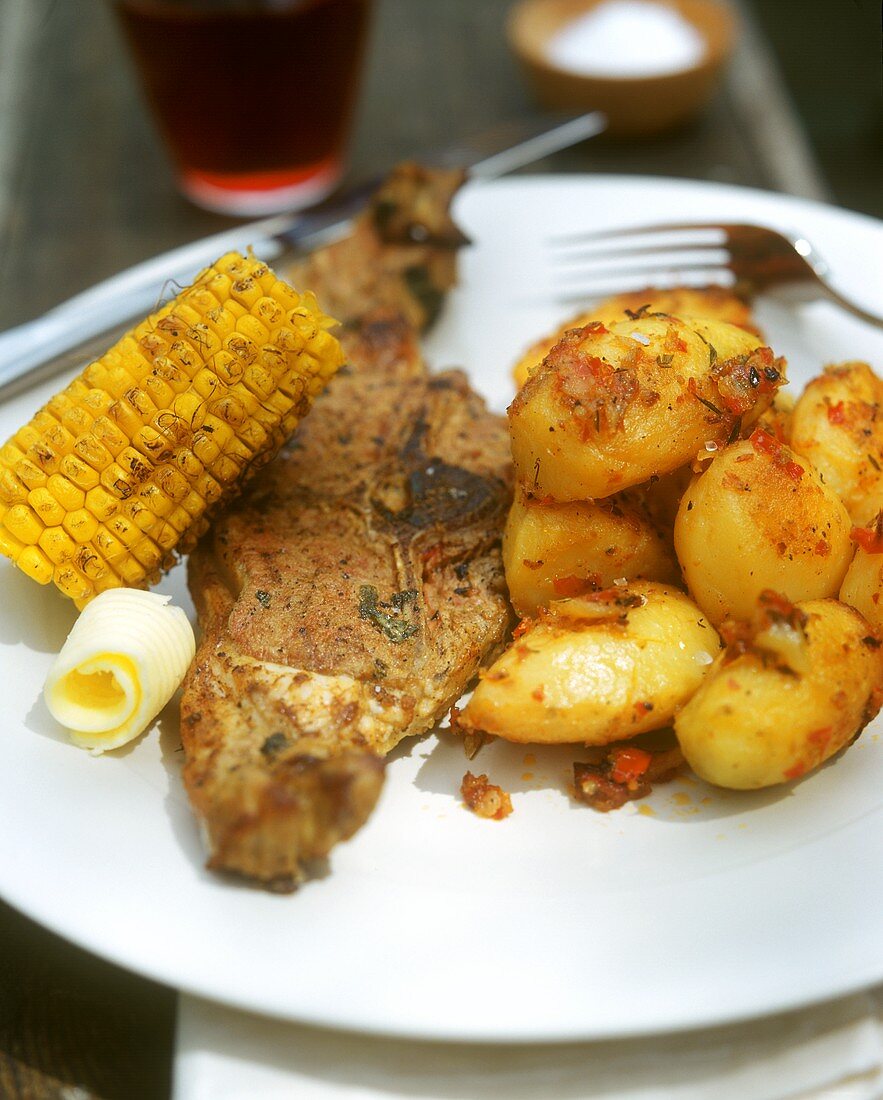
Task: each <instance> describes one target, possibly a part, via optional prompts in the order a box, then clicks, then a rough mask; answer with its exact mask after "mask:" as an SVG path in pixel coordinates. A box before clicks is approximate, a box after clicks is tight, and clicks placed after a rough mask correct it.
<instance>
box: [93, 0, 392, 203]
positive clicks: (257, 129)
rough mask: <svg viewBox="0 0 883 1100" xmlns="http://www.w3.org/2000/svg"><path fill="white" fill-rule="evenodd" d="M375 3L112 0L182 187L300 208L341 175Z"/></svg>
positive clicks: (198, 197) (208, 199) (203, 198)
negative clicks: (364, 49)
mask: <svg viewBox="0 0 883 1100" xmlns="http://www.w3.org/2000/svg"><path fill="white" fill-rule="evenodd" d="M370 3H371V0H114V7H115V9H116V11H117V14H118V16H119V19H120V21H121V23H122V26H123V29H124V31H125V34H126V37H127V39H128V41H129V44H130V46H131V49H132V52H133V55H134V57H135V60H136V62H137V65H138V69H139V71H140V74H141V79H142V81H143V84H144V88H145V91H146V94H147V98H148V100H149V101H150V104H151V106H152V108H153V110H154V113H155V116H156V119H157V121H158V123H159V126H160V129H161V130H162V132H163V135H164V137H165V139H166V142H167V144H168V147H169V150H170V152H171V155H172V157H173V159H174V161H175V165H176V167H177V171H178V177H179V181H180V186H181V189H182V190H183V191H184V193H185V194H186V195H187V196H188V197H189V198H191V199H192V200H193V201H194V202H196V203H198V204H199V205H201V206H205V207H208V208H209V209H214V210H220V211H222V212H224V213H230V214H260V213H270V212H272V211H275V210H282V209H295V208H297V207H299V206H306V205H309V204H310V203H313V202H317V201H318V200H319V199H321V198H323V197H324V196H325V195H326V194H327V193H328V192H329V191H330V190H331V189H332V188H333V187H334V185H335V183H336V182H337V180H338V179H339V177H340V175H341V173H342V170H343V156H344V151H345V147H346V142H347V138H348V135H349V126H350V120H351V117H352V112H353V107H354V103H355V95H356V88H357V84H358V79H359V70H360V68H361V57H362V53H363V46H364V42H365V35H366V31H367V25H368V17H369V7H370Z"/></svg>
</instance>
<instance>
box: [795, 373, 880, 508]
mask: <svg viewBox="0 0 883 1100" xmlns="http://www.w3.org/2000/svg"><path fill="white" fill-rule="evenodd" d="M791 446H792V447H793V448H794V450H795V451H797V453H798V454H800V455H802V456H803V457H804V458H808V459H809V461H810V462H811V463H812V464H813V465H814V466H815V468H816V469H817V470H818V471H819V473H820V474H821V475H822V477H823V478H824V479H825V481H826V482H827V484H828V485H829V486H830V487H831V488H832V489H833V490H834V492H835V493H837V495H838V496H839V497H840V499H841V500H842V501H843V503H844V504H845V505H846V510H847V511H848V512H849V514H850V516H852V519H853V521H854V522H855V523H857V524H859V525H864V524H866V523H870V521H871V520H872V519H873V518H874V516H875V515H876V514H877V512H879V511H880V509H881V508H883V380H881V379H880V378H878V377H877V375H876V374H874V372H873V371H872V370H871V368H870V367H869V366H868V364H867V363H842V364H840V365H839V366H836V367H828V368H826V370H825V373H824V374H822V375H820V376H819V377H818V378H814V379H813V380H812V382H810V383H809V385H808V386H807V387H806V390H805V391H804V392H803V395H802V396H801V398H800V400H799V401H798V402H797V404H796V406H795V407H794V415H793V418H792V430H791Z"/></svg>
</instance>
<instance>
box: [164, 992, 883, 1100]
mask: <svg viewBox="0 0 883 1100" xmlns="http://www.w3.org/2000/svg"><path fill="white" fill-rule="evenodd" d="M881 1096H883V987H881V989H879V990H877V991H876V992H871V993H863V994H856V995H854V996H851V997H847V998H844V999H842V1000H839V1001H833V1002H830V1003H828V1004H825V1005H818V1006H815V1007H812V1008H808V1009H803V1010H801V1011H799V1012H792V1013H788V1014H787V1015H783V1016H776V1017H770V1018H765V1019H761V1020H754V1021H751V1022H749V1023H744V1024H734V1025H732V1026H729V1027H719V1028H710V1029H708V1030H703V1031H692V1032H685V1033H683V1034H675V1035H668V1036H661V1037H655V1038H650V1039H630V1040H617V1041H610V1042H599V1043H568V1044H561V1045H545V1044H544V1045H537V1046H487V1045H465V1044H440V1043H422V1042H408V1041H405V1040H394V1039H375V1038H370V1037H368V1036H364V1035H352V1034H346V1033H342V1032H334V1031H326V1030H322V1029H319V1028H311V1027H303V1026H299V1025H294V1024H285V1023H279V1022H276V1021H273V1020H267V1019H263V1018H261V1017H257V1016H249V1015H246V1014H244V1013H240V1012H235V1011H233V1010H231V1009H227V1008H222V1007H221V1006H219V1005H215V1004H210V1003H209V1002H207V1001H201V1000H197V999H196V998H193V997H188V996H184V995H182V996H181V997H180V999H179V1006H178V1037H177V1054H176V1058H175V1071H174V1092H173V1097H174V1100H256V1098H260V1100H276V1098H278V1100H282V1098H285V1100H289V1098H296V1100H528V1098H531V1100H709V1098H713V1100H786V1098H788V1100H798V1098H799V1100H878V1098H879V1097H881Z"/></svg>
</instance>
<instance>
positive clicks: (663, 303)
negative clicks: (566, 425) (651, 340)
mask: <svg viewBox="0 0 883 1100" xmlns="http://www.w3.org/2000/svg"><path fill="white" fill-rule="evenodd" d="M627 310H628V311H630V312H632V313H641V312H643V313H668V314H670V315H671V316H673V317H684V316H687V317H707V318H709V319H711V320H715V321H726V322H727V324H730V325H737V326H738V327H739V328H744V329H746V330H747V331H748V332H753V333H754V334H755V336H760V335H761V333H760V330H759V329H758V328H757V325H756V324H755V321H754V317H753V316H752V314H751V310H750V308H749V307H748V305H747V303H746V302H744V301H743V300H742V299H741V298H738V297H737V296H736V295H735V294H733V293H732V292H731V291H729V290H727V289H726V287H722V286H707V287H690V286H676V287H670V288H669V289H667V290H663V289H659V288H658V287H652V286H651V287H647V288H645V289H644V290H632V291H629V292H628V293H627V294H617V295H616V297H614V298H605V299H604V301H603V302H599V303H598V304H597V305H596V306H592V308H591V309H589V310H587V311H586V312H585V313H579V314H577V316H576V317H571V318H570V320H569V321H565V322H564V324H563V325H561V326H560V327H559V328H558V329H557V331H556V332H553V333H552V334H551V335H550V336H546V337H544V338H543V339H542V340H537V342H536V343H535V344H533V345H532V346H531V347H530V348H528V350H527V351H526V352H525V353H524V355H523V356H522V357H521V359H519V360H518V362H517V363H516V364H515V366H514V367H513V368H512V374H513V375H514V377H515V385H516V386H518V388H519V389H521V387H522V386H523V385H524V383H525V382H526V381H527V379H528V377H529V376H530V375H531V374H533V372H534V371H535V370H536V368H537V367H538V366H539V365H540V363H542V361H543V360H544V359H545V358H546V356H547V355H548V354H549V352H550V351H551V350H552V348H553V347H554V346H555V345H556V344H557V343H558V341H559V340H560V339H561V337H562V336H563V335H564V334H565V332H568V331H569V330H570V329H572V328H583V327H584V326H585V325H590V324H591V323H592V322H593V321H600V322H601V323H602V324H603V325H612V324H615V323H616V322H617V321H624V320H627V319H628V318H627V316H626V311H627Z"/></svg>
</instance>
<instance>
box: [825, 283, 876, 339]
mask: <svg viewBox="0 0 883 1100" xmlns="http://www.w3.org/2000/svg"><path fill="white" fill-rule="evenodd" d="M819 290H820V291H821V292H822V293H823V294H824V296H825V297H826V298H827V299H828V301H830V302H833V303H834V304H835V305H838V306H840V308H841V309H845V310H846V312H847V313H851V314H852V315H853V317H858V319H859V320H860V321H864V322H866V324H869V325H874V326H875V327H876V328H883V317H881V316H880V314H879V313H871V312H870V311H869V310H867V309H863V308H862V307H861V306H859V305H856V303H855V302H852V301H850V299H849V298H844V297H843V295H842V294H839V293H838V292H837V291H836V290H835V289H834V288H833V287H832V286H831V285H830V283H828V282H824V283H822V284H821V285H820V286H819Z"/></svg>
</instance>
